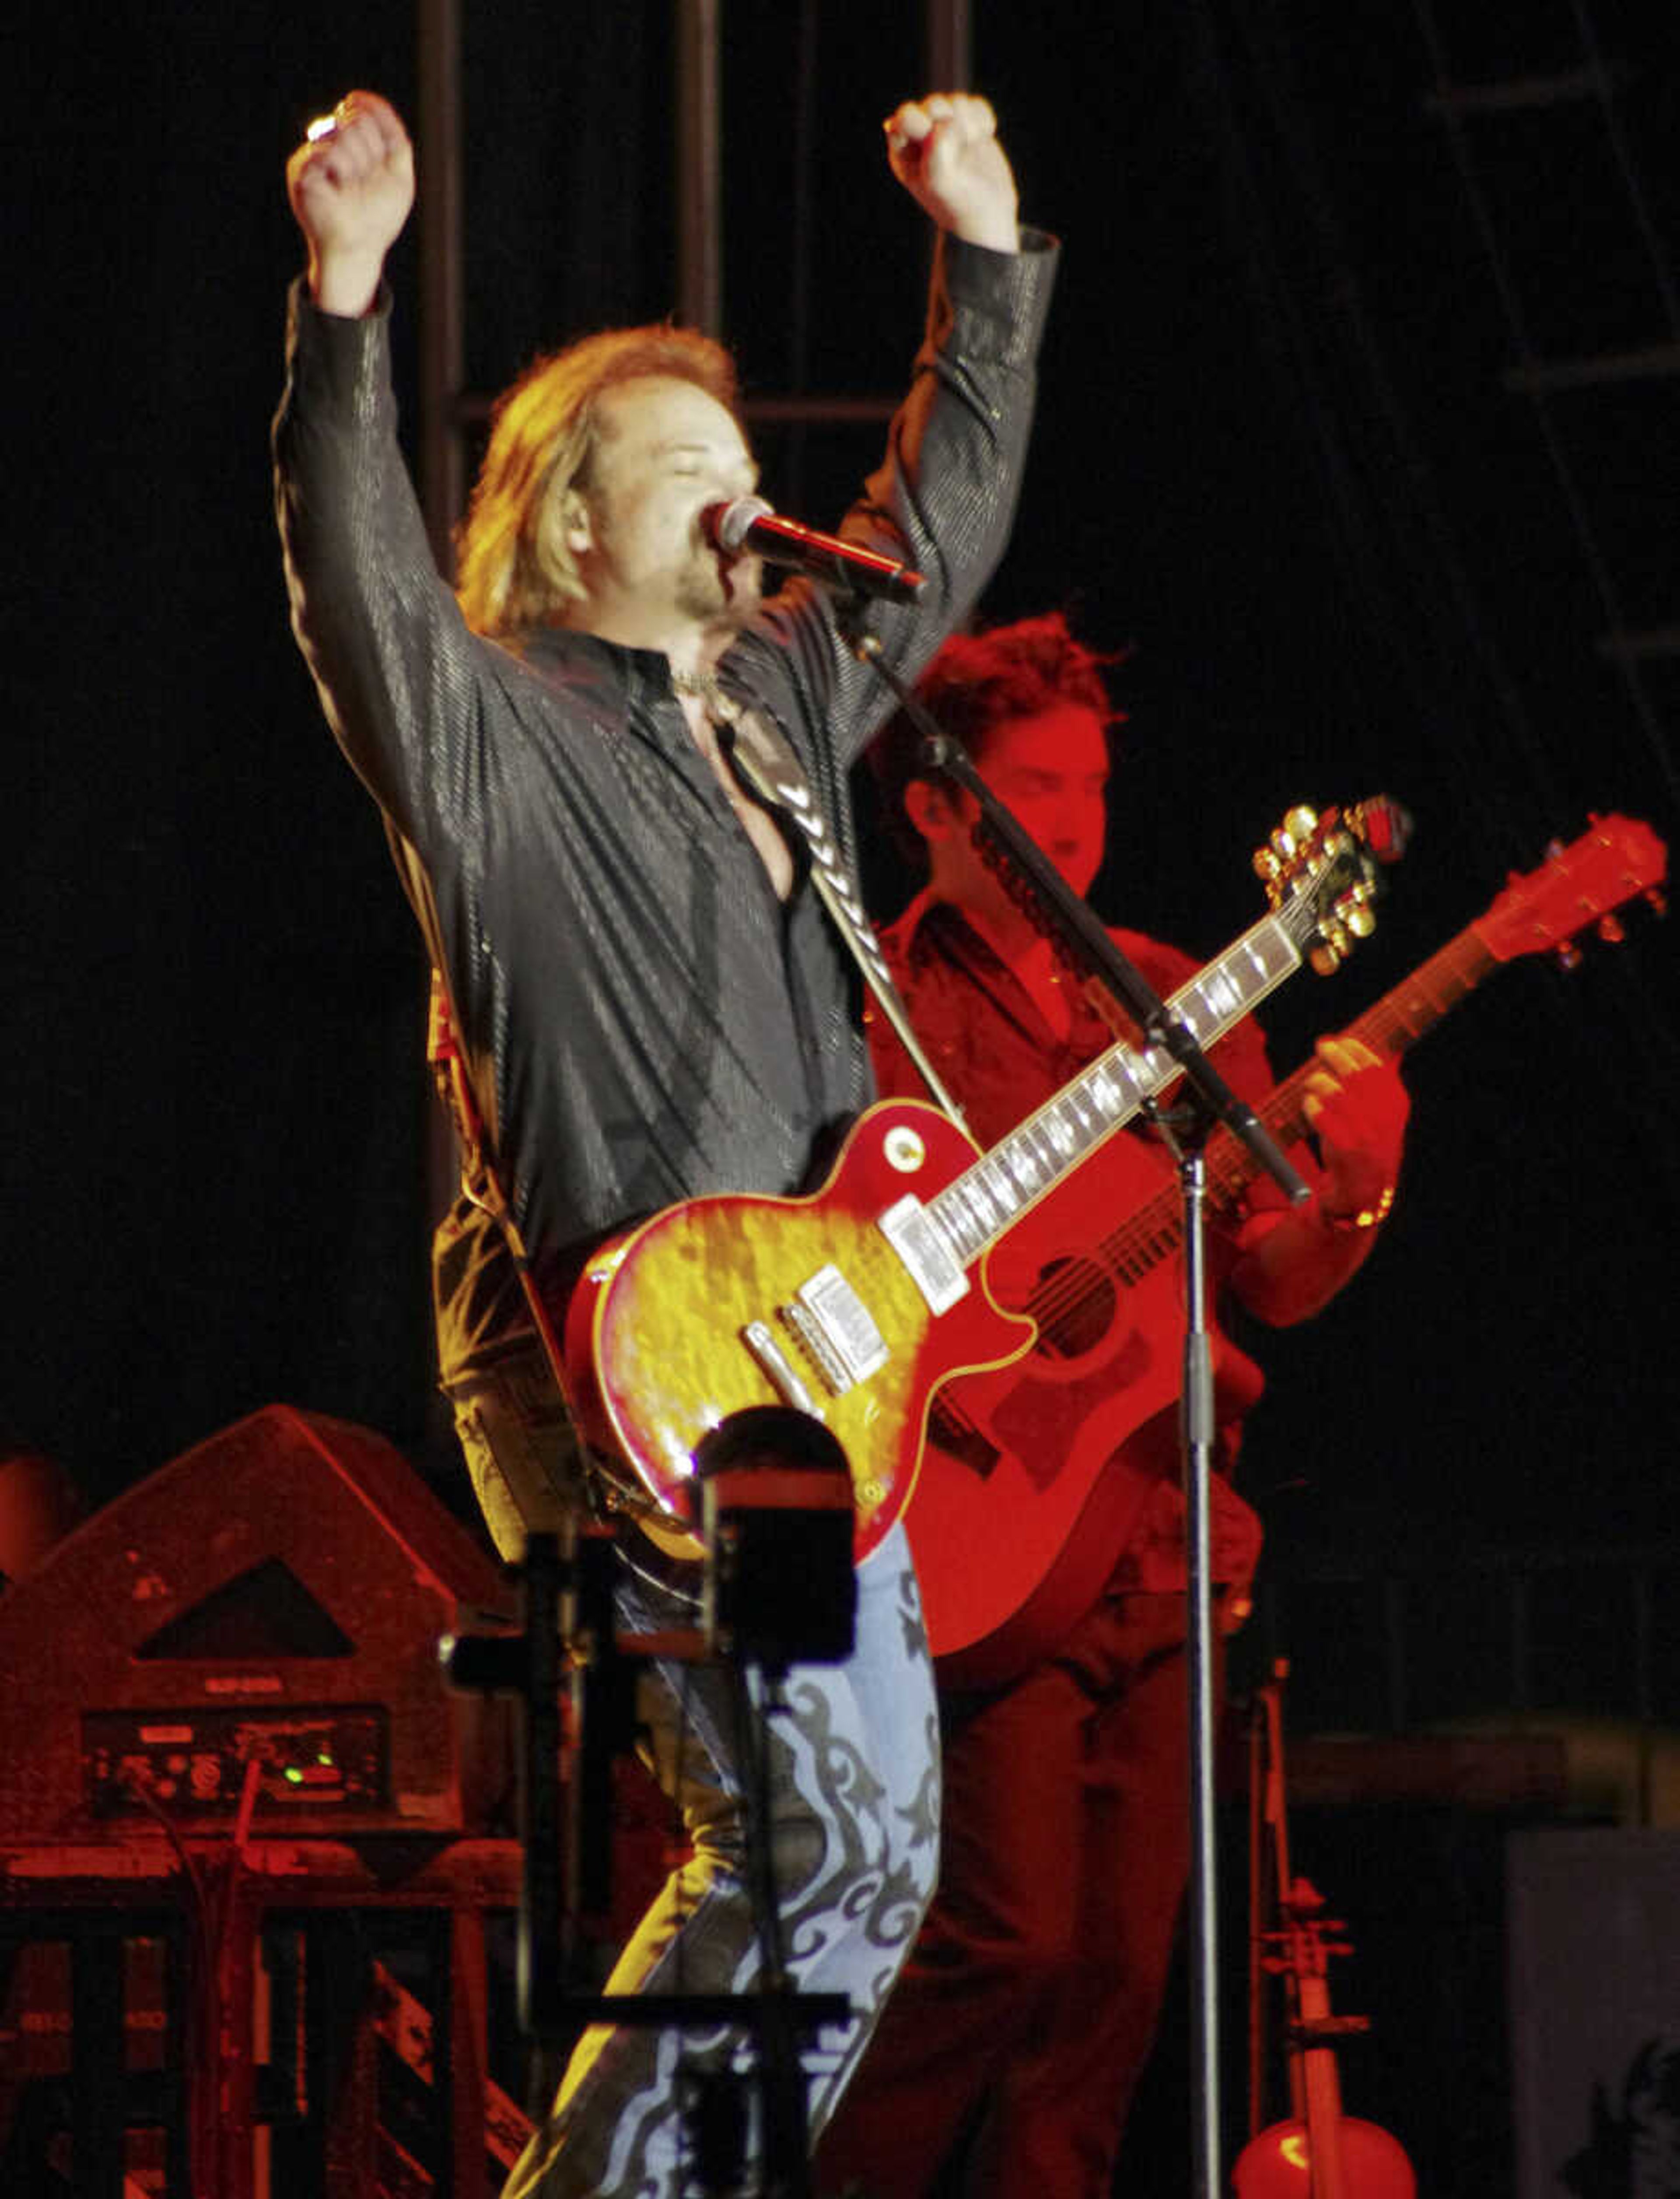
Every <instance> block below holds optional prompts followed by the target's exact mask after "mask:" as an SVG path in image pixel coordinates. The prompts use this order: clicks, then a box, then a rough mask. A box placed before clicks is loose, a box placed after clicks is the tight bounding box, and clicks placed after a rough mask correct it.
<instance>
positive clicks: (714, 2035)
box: [449, 1343, 939, 2199]
mask: <svg viewBox="0 0 1680 2199" xmlns="http://www.w3.org/2000/svg"><path fill="white" fill-rule="evenodd" d="M536 1348H537V1347H536V1346H535V1345H534V1343H533V1345H532V1349H533V1350H534V1349H536ZM525 1371H526V1375H527V1376H529V1375H530V1373H531V1370H530V1369H529V1368H526V1370H525ZM513 1374H516V1370H515V1368H514V1367H513V1366H512V1365H511V1364H510V1362H509V1358H508V1357H507V1356H501V1357H499V1358H498V1360H497V1362H496V1364H495V1365H494V1366H492V1367H491V1368H489V1369H485V1368H480V1370H478V1371H477V1373H475V1374H474V1376H473V1377H471V1378H465V1377H462V1376H460V1375H457V1376H456V1379H453V1380H452V1381H451V1384H450V1385H449V1387H450V1392H451V1397H452V1398H453V1400H454V1402H455V1405H456V1424H457V1426H458V1428H459V1430H460V1432H461V1437H462V1444H463V1446H464V1448H465V1449H466V1451H467V1455H468V1465H469V1467H470V1468H471V1470H472V1473H473V1478H474V1486H475V1487H476V1488H477V1489H478V1490H479V1493H480V1502H482V1503H484V1506H485V1513H486V1516H487V1517H488V1518H489V1519H490V1520H491V1527H492V1531H496V1532H497V1540H498V1542H499V1543H501V1544H502V1546H503V1549H504V1550H506V1549H508V1544H509V1539H510V1532H509V1503H510V1502H516V1503H517V1506H518V1508H520V1510H523V1511H526V1516H529V1515H530V1513H531V1512H535V1511H540V1510H541V1506H540V1504H538V1503H534V1502H530V1500H529V1499H528V1497H527V1494H526V1490H527V1486H528V1482H529V1477H530V1475H531V1473H532V1472H533V1471H540V1467H539V1460H540V1456H541V1454H542V1452H543V1451H544V1450H546V1449H549V1444H548V1443H546V1442H545V1441H544V1432H543V1431H541V1430H540V1429H537V1428H534V1427H533V1426H532V1413H531V1412H530V1410H529V1409H527V1407H528V1403H529V1400H530V1399H531V1397H532V1396H533V1395H538V1394H540V1392H541V1385H540V1384H537V1385H534V1386H533V1384H532V1381H531V1380H529V1379H526V1380H520V1379H507V1378H508V1377H509V1375H513ZM509 1490H511V1491H512V1498H511V1499H510V1497H509V1493H508V1492H509ZM615 1609H616V1617H617V1623H618V1624H619V1627H620V1628H621V1629H623V1630H625V1631H626V1632H636V1633H643V1632H648V1633H651V1632H654V1631H657V1630H660V1629H662V1628H667V1627H673V1626H675V1627H691V1626H692V1625H693V1624H694V1619H695V1613H694V1607H693V1604H692V1602H690V1601H685V1600H684V1599H683V1597H681V1596H680V1595H677V1594H675V1593H673V1591H672V1590H671V1589H669V1588H666V1587H665V1586H662V1585H660V1584H657V1583H656V1582H655V1581H654V1580H652V1579H650V1578H645V1577H644V1576H643V1575H642V1573H641V1572H637V1570H635V1569H634V1568H633V1567H632V1566H631V1564H630V1563H629V1562H627V1561H625V1560H623V1559H621V1560H620V1565H619V1578H618V1583H617V1587H616V1589H615ZM753 1686H754V1689H755V1697H754V1700H755V1702H758V1703H759V1705H760V1706H762V1694H763V1691H762V1688H761V1687H759V1683H758V1680H757V1677H756V1676H754V1679H753ZM780 1692H781V1696H782V1703H783V1705H784V1707H780V1708H774V1709H772V1710H771V1711H770V1713H769V1716H768V1718H767V1720H762V1719H761V1724H762V1729H763V1731H764V1734H765V1735H766V1737H767V1746H768V1752H769V1788H770V1799H769V1808H770V1854H771V1858H772V1862H773V1867H774V1872H775V1880H776V1887H777V1890H778V1897H779V1900H778V1908H779V1914H780V1920H781V1934H782V1951H783V1954H784V1957H785V1958H786V1963H787V1968H788V1973H789V1975H790V1980H791V1982H792V1984H793V1987H794V1989H795V1990H797V1991H799V1992H812V1993H817V1992H840V1993H844V1994H845V1995H846V1998H848V2000H849V2001H850V2003H851V2004H852V2008H853V2009H854V2010H855V2011H856V2014H855V2015H854V2018H853V2020H852V2021H850V2022H848V2023H845V2024H841V2025H835V2026H831V2027H826V2028H824V2029H823V2030H822V2031H821V2032H819V2033H817V2036H816V2038H815V2039H814V2040H811V2041H807V2042H806V2043H805V2046H804V2049H803V2051H802V2053H801V2066H802V2068H803V2069H804V2071H805V2075H806V2079H807V2113H808V2115H809V2119H810V2125H811V2138H812V2139H813V2141H814V2139H815V2138H816V2137H817V2133H818V2132H820V2130H821V2129H822V2127H823V2124H824V2123H825V2122H826V2121H827V2120H828V2116H829V2114H831V2113H832V2112H833V2109H834V2103H835V2102H836V2101H837V2100H838V2098H839V2097H840V2093H841V2091H843V2089H844V2087H845V2085H846V2081H847V2079H848V2078H849V2077H850V2076H851V2074H852V2071H853V2069H854V2068H856V2067H857V2061H858V2058H859V2056H861V2054H862V2053H863V2047H864V2044H865V2043H866V2041H867V2040H868V2038H869V2033H870V2032H871V2031H872V2030H873V2028H874V2026H875V2018H876V2016H877V2015H879V2013H880V2010H881V2005H882V2003H883V2002H884V2001H885V1999H886V1998H887V1992H888V1991H889V1989H890V1988H891V1986H892V1982H893V1980H894V1979H895V1978H896V1977H897V1975H898V1971H899V1969H900V1968H901V1966H902V1964H903V1963H904V1959H905V1957H906V1956H907V1955H908V1954H909V1952H910V1947H911V1945H913V1943H914V1941H915V1939H916V1932H917V1929H918V1928H919V1927H920V1924H921V1918H922V1914H923V1911H924V1910H926V1908H927V1903H928V1901H929V1899H931V1897H932V1894H933V1883H934V1878H935V1874H936V1870H937V1867H938V1858H939V1725H938V1716H937V1712H936V1709H935V1705H934V1697H933V1668H932V1665H931V1662H930V1659H929V1658H928V1654H927V1634H926V1630H925V1629H924V1627H923V1624H922V1619H921V1602H920V1599H919V1597H918V1595H917V1592H916V1574H915V1569H914V1567H913V1566H912V1564H911V1561H910V1546H909V1543H908V1541H907V1539H906V1537H905V1535H904V1530H903V1528H902V1527H899V1528H897V1529H895V1530H894V1531H893V1532H892V1534H891V1535H889V1536H888V1537H887V1539H886V1540H885V1541H884V1542H883V1543H881V1547H880V1548H879V1549H877V1550H876V1551H875V1554H874V1555H873V1556H872V1557H871V1558H870V1559H869V1562H868V1563H867V1564H866V1565H865V1566H863V1567H862V1568H861V1569H860V1571H859V1572H858V1576H857V1635H856V1644H855V1647H854V1648H853V1650H852V1654H851V1656H850V1657H849V1658H847V1659H846V1661H845V1662H844V1663H843V1664H839V1665H815V1664H804V1665H793V1667H792V1668H791V1669H790V1670H789V1671H788V1675H787V1677H786V1679H785V1681H784V1682H783V1683H782V1689H781V1691H780ZM641 1708H642V1717H643V1718H644V1719H645V1721H646V1723H647V1724H648V1729H649V1732H650V1735H651V1748H652V1754H653V1758H654V1764H655V1768H656V1770H658V1772H659V1775H660V1783H661V1784H662V1785H663V1786H664V1787H665V1788H666V1792H667V1793H668V1794H671V1795H672V1796H673V1797H674V1799H676V1801H677V1804H678V1805H679V1806H680V1808H681V1810H682V1812H683V1821H684V1823H685V1825H686V1828H687V1831H688V1835H689V1843H690V1846H691V1855H690V1858H689V1861H688V1862H687V1863H686V1864H684V1865H683V1867H682V1868H681V1869H678V1870H677V1871H675V1872H673V1874H672V1875H671V1877H670V1879H669V1880H668V1881H666V1885H665V1887H664V1888H663V1889H662V1891H661V1892H660V1895H659V1896H658V1898H657V1899H655V1901H654V1904H653V1906H652V1908H651V1909H650V1910H648V1914H647V1916H645V1917H644V1918H643V1919H642V1923H641V1925H640V1927H639V1928H638V1929H637V1933H636V1934H635V1936H634V1938H633V1939H631V1943H630V1945H628V1946H627V1947H626V1948H625V1951H624V1952H623V1954H622V1955H621V1956H620V1957H619V1962H618V1964H617V1966H616V1968H615V1969H614V1970H613V1974H612V1977H611V1979H610V1980H608V1984H607V1991H608V1992H636V1991H638V1990H642V1991H648V1992H660V1993H666V1992H751V1991H752V1990H753V1986H754V1985H755V1983H756V1981H757V1980H758V1978H759V1969H760V1957H759V1939H758V1935H757V1933H756V1931H755V1928H754V1922H753V1904H752V1901H751V1899H750V1895H749V1892H748V1886H747V1873H746V1855H745V1846H744V1839H743V1830H744V1816H743V1788H742V1772H743V1768H742V1766H741V1763H740V1761H739V1753H738V1751H737V1749H736V1747H735V1697H734V1692H733V1689H732V1686H731V1678H730V1674H729V1673H728V1672H726V1671H724V1670H722V1669H721V1668H719V1667H718V1666H716V1665H689V1664H678V1663H665V1662H659V1663H655V1664H653V1665H649V1666H648V1669H647V1671H646V1672H645V1673H644V1676H643V1681H642V1705H641ZM755 2062H756V2052H755V2049H754V2046H753V2040H752V2037H751V2034H750V2033H748V2032H747V2031H746V2030H744V2029H741V2028H735V2027H732V2028H730V2029H724V2028H721V2027H720V2028H717V2029H714V2030H712V2031H710V2032H706V2033H699V2032H695V2031H693V2030H689V2029H687V2028H684V2029H682V2030H680V2031H679V2030H676V2029H671V2028H661V2029H654V2028H647V2027H637V2026H623V2027H607V2026H604V2025H603V2026H597V2027H594V2028H592V2029H591V2030H590V2031H589V2032H588V2033H586V2034H585V2035H584V2039H582V2041H581V2042H580V2043H579V2044H578V2049H577V2050H576V2052H575V2053H574V2054H573V2057H572V2060H571V2062H570V2065H569V2066H568V2068H567V2071H566V2074H565V2077H564V2079H563V2080H562V2082H561V2088H560V2091H559V2094H558V2097H556V2099H555V2105H554V2109H553V2110H552V2112H551V2113H550V2114H549V2117H548V2119H547V2120H545V2121H544V2123H543V2124H542V2125H541V2126H539V2127H538V2129H537V2131H536V2132H533V2134H532V2138H531V2140H530V2142H529V2144H527V2145H526V2149H525V2150H524V2152H523V2153H522V2154H521V2155H520V2159H519V2161H517V2163H516V2164H515V2166H514V2171H513V2173H512V2175H511V2176H510V2178H509V2181H508V2183H507V2185H506V2186H505V2190H504V2195H503V2199H685V2195H688V2194H689V2193H691V2192H693V2191H695V2190H697V2188H698V2187H697V2185H696V2184H695V2183H694V2181H693V2180H692V2176H691V2173H690V2171H691V2161H690V2149H689V2140H688V2134H687V2131H686V2128H685V2123H684V2118H683V2103H684V2096H685V2092H686V2090H687V2086H686V2082H685V2079H686V2078H687V2076H688V2075H689V2074H690V2073H699V2072H702V2071H715V2070H719V2069H724V2068H732V2069H735V2070H737V2071H744V2070H748V2069H751V2068H753V2067H754V2066H755ZM750 2127H751V2129H752V2131H753V2133H754V2135H753V2138H751V2140H750V2142H749V2151H750V2152H751V2153H753V2155H754V2156H755V2157H756V2155H757V2152H758V2141H757V2137H756V2132H757V2128H758V2117H757V2116H756V2114H754V2115H753V2116H752V2117H751V2118H750ZM760 2173H761V2165H760V2164H758V2163H757V2162H756V2158H755V2163H754V2165H753V2167H752V2168H751V2169H750V2170H749V2179H748V2182H747V2184H746V2186H745V2187H744V2188H745V2189H746V2190H747V2191H749V2192H757V2191H758V2190H759V2188H760V2185H759V2174H760Z"/></svg>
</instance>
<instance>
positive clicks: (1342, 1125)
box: [1301, 1038, 1411, 1229]
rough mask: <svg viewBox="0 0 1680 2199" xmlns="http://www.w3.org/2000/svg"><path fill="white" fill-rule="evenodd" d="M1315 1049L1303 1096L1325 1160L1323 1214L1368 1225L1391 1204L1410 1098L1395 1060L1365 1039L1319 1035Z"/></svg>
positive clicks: (1327, 1219)
mask: <svg viewBox="0 0 1680 2199" xmlns="http://www.w3.org/2000/svg"><path fill="white" fill-rule="evenodd" d="M1313 1050H1314V1052H1315V1053H1317V1057H1318V1062H1319V1066H1318V1067H1317V1068H1315V1069H1314V1070H1312V1071H1311V1074H1310V1075H1309V1076H1308V1077H1307V1080H1306V1096H1305V1099H1304V1100H1303V1101H1302V1103H1301V1104H1302V1111H1303V1112H1304V1113H1305V1116H1306V1118H1307V1120H1308V1122H1309V1123H1311V1125H1312V1130H1313V1135H1314V1136H1315V1137H1316V1138H1317V1140H1318V1157H1319V1158H1320V1160H1321V1161H1322V1163H1323V1166H1324V1181H1322V1183H1321V1184H1320V1185H1319V1187H1318V1213H1319V1218H1320V1220H1321V1221H1322V1222H1324V1223H1325V1224H1326V1225H1327V1226H1328V1227H1329V1228H1333V1229H1334V1228H1350V1229H1358V1228H1365V1229H1369V1228H1373V1227H1374V1226H1375V1222H1380V1221H1381V1220H1382V1218H1383V1216H1385V1215H1386V1213H1387V1211H1388V1210H1389V1208H1390V1207H1391V1206H1392V1204H1394V1187H1395V1184H1396V1182H1397V1181H1398V1177H1399V1174H1400V1152H1401V1148H1402V1146H1404V1142H1405V1135H1406V1118H1407V1117H1408V1116H1409V1115H1410V1112H1411V1100H1410V1095H1409V1094H1408V1093H1407V1091H1406V1088H1405V1086H1404V1084H1403V1083H1402V1082H1400V1072H1399V1070H1398V1068H1397V1066H1396V1065H1395V1064H1394V1063H1393V1062H1392V1061H1390V1060H1385V1059H1384V1058H1383V1056H1382V1055H1381V1054H1380V1053H1375V1052H1374V1051H1373V1049H1372V1048H1371V1047H1369V1046H1367V1045H1366V1044H1365V1043H1364V1041H1363V1040H1361V1039H1357V1038H1321V1039H1320V1040H1319V1041H1318V1044H1317V1047H1315V1048H1314V1049H1313ZM1367 1215H1369V1216H1371V1217H1372V1219H1371V1220H1370V1221H1369V1222H1367V1221H1365V1220H1364V1218H1363V1217H1364V1216H1367Z"/></svg>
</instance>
